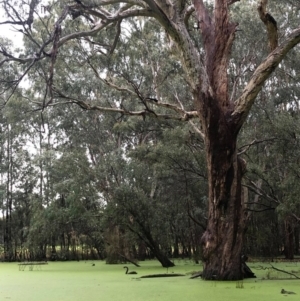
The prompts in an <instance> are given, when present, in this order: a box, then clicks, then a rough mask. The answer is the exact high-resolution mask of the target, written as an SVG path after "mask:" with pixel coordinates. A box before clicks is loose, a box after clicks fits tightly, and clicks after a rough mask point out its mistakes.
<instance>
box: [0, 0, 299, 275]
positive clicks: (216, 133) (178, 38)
mask: <svg viewBox="0 0 300 301" xmlns="http://www.w3.org/2000/svg"><path fill="white" fill-rule="evenodd" d="M14 2H16V1H10V0H4V1H2V2H1V3H2V5H3V7H4V9H5V11H6V14H7V20H6V21H5V22H3V23H6V24H14V25H15V26H21V28H22V29H20V30H22V32H23V33H24V35H25V36H26V38H27V40H28V41H31V43H32V45H33V46H34V47H33V48H32V49H35V50H34V51H32V49H31V51H26V52H25V53H23V54H22V56H17V55H14V54H12V53H9V52H8V51H7V49H5V48H3V47H2V48H1V53H2V54H3V55H4V56H6V58H5V59H3V60H2V62H1V63H0V64H1V65H3V64H10V63H12V62H16V63H19V64H22V65H23V66H24V68H23V70H22V72H23V73H22V75H16V78H15V80H14V81H13V82H11V83H12V84H18V83H19V81H20V80H21V79H23V78H24V74H30V71H31V70H34V68H36V69H35V70H37V69H38V68H41V70H43V72H41V75H42V77H43V78H44V79H45V83H46V84H45V91H44V93H43V95H44V99H43V101H42V102H41V103H40V108H41V109H44V108H45V107H46V106H49V105H54V104H56V103H57V102H58V100H59V99H64V100H65V101H68V102H73V103H77V104H78V105H80V106H81V107H82V108H84V109H87V110H100V111H110V112H116V113H121V114H127V115H136V116H142V117H143V118H145V117H146V116H152V117H155V118H176V119H179V120H183V121H190V119H192V118H195V117H196V118H199V120H200V123H201V129H199V130H198V133H199V134H200V135H201V136H202V137H203V139H204V141H205V145H206V162H207V169H208V194H209V208H208V224H207V228H206V231H205V233H204V235H203V237H202V246H203V260H204V271H203V277H204V278H205V279H219V280H233V279H241V278H243V273H242V267H241V252H242V244H243V237H244V229H245V218H244V211H243V210H244V201H243V198H242V185H241V181H242V176H243V172H244V171H245V168H246V166H245V162H244V161H243V160H242V159H241V158H240V157H239V156H238V153H237V137H238V134H239V131H240V129H241V127H242V126H243V123H244V122H245V120H246V118H247V116H248V114H249V112H250V109H251V107H252V105H253V103H254V101H255V98H256V96H257V95H258V93H259V92H260V91H261V89H262V87H263V85H264V83H265V82H266V80H267V79H268V78H269V77H270V75H271V74H272V72H273V71H274V70H275V69H276V67H277V66H278V65H279V64H280V62H281V61H282V60H283V59H284V57H285V56H286V55H287V53H288V52H289V51H290V50H291V49H292V48H293V47H295V46H296V45H297V44H298V43H300V24H298V25H297V28H296V29H293V28H290V29H289V33H288V34H287V35H286V36H283V37H282V38H281V39H280V41H279V38H278V36H279V35H278V30H277V23H276V21H275V19H274V18H273V17H272V15H271V14H270V13H268V12H267V4H268V1H267V0H261V1H256V2H257V7H258V15H259V17H260V19H261V20H262V21H263V23H264V24H265V26H266V31H267V40H268V48H269V54H268V55H267V56H266V57H265V58H264V59H262V61H261V62H260V63H259V64H257V65H255V64H253V65H252V66H251V68H249V70H250V71H251V72H252V73H251V74H249V80H248V82H246V83H241V84H242V85H243V86H244V87H243V88H242V89H236V86H235V85H233V86H232V87H230V85H229V76H228V70H229V64H230V62H231V60H232V58H231V51H232V48H233V45H234V41H235V36H236V35H237V32H238V31H239V30H240V28H239V25H238V23H236V22H233V21H232V20H231V14H230V11H231V8H232V7H234V6H236V5H241V4H238V3H237V2H239V1H238V0H215V1H203V0H90V1H88V0H76V1H75V0H74V1H66V0H64V1H52V2H49V3H48V4H44V5H43V6H42V5H40V2H41V1H38V0H31V1H29V0H28V1H25V0H22V1H18V2H16V3H17V4H19V3H20V6H18V5H14ZM252 2H254V1H252ZM293 2H294V1H288V3H289V4H288V3H287V4H286V5H293ZM41 15H45V16H41ZM38 18H40V21H39V23H38V22H36V23H35V22H34V20H37V19H38ZM240 18H242V16H240ZM71 19H73V20H71ZM129 19H130V20H131V22H133V23H135V24H141V26H142V25H143V24H144V23H145V22H146V21H147V20H149V19H153V20H156V21H157V22H158V24H159V25H160V27H161V39H160V41H159V42H160V43H161V46H160V47H161V48H162V49H165V48H167V47H169V49H170V56H171V55H172V57H173V58H174V61H176V62H177V61H178V62H180V64H181V66H182V68H183V70H184V76H185V78H184V80H183V85H186V84H187V85H188V87H189V93H188V94H187V95H186V96H185V97H182V98H179V97H178V94H174V99H176V101H177V102H176V103H171V102H166V101H165V99H164V98H162V97H160V93H159V85H160V83H162V82H163V81H164V80H165V78H166V76H165V77H163V78H162V79H161V82H160V83H157V82H155V79H158V78H159V77H156V75H157V74H158V73H159V70H156V69H155V70H154V72H153V77H152V81H150V82H148V84H151V85H152V89H148V90H147V89H144V90H143V89H142V87H143V86H145V85H146V84H147V82H145V80H144V78H143V74H134V75H130V74H128V73H126V72H122V69H121V67H122V66H121V65H120V66H119V68H120V69H119V70H118V72H113V71H115V70H111V69H109V68H107V66H108V65H107V64H109V60H112V59H113V58H114V55H115V54H116V53H117V54H118V55H122V52H123V51H125V49H122V48H119V47H118V40H120V39H125V40H126V34H128V32H130V25H129V24H130V22H126V20H129ZM143 20H144V21H143ZM36 24H39V27H38V31H39V33H40V35H42V38H40V39H36V37H37V32H36V29H35V26H36ZM123 24H124V25H123ZM249 26H253V27H257V26H259V25H258V23H257V22H253V24H252V25H249ZM238 34H239V35H241V33H238ZM167 39H169V41H170V42H169V43H168V45H167V42H166V41H167ZM244 43H245V47H248V48H250V47H251V45H250V44H248V43H247V41H244ZM258 45H259V46H261V49H263V48H264V45H263V43H261V44H258ZM60 48H64V49H69V50H70V56H69V57H68V58H65V62H71V61H72V60H74V59H78V60H80V59H81V64H79V63H78V71H77V73H76V74H69V77H66V78H65V79H64V81H65V85H62V84H61V82H58V81H56V78H55V71H56V69H57V68H58V67H59V66H58V65H57V63H58V62H62V61H61V59H60ZM78 49H79V50H80V51H81V54H82V57H81V58H79V57H76V58H75V57H74V56H72V53H73V54H75V53H77V51H78ZM138 49H140V45H139V43H138V42H137V45H136V51H137V50H138ZM261 49H258V51H261ZM103 57H105V59H103ZM123 59H124V60H123V62H124V68H125V67H128V65H129V64H128V62H129V61H130V59H132V58H130V57H129V56H127V55H126V56H124V57H123ZM97 60H98V61H101V62H104V60H105V61H106V63H107V64H106V67H105V68H104V67H103V66H104V65H102V66H101V65H100V64H98V65H96V61H97ZM44 61H47V62H48V66H47V65H46V66H45V62H44ZM140 63H142V64H144V66H145V67H146V64H147V62H146V61H144V62H140ZM103 64H104V63H103ZM83 66H84V68H89V70H90V77H91V78H96V79H98V80H99V83H101V85H103V84H104V85H107V86H108V87H111V88H112V89H116V90H118V91H119V92H120V98H119V99H117V98H116V99H115V101H111V102H110V103H109V107H108V108H105V107H101V106H99V105H97V102H96V100H97V98H100V97H101V91H99V89H97V88H98V87H97V86H95V87H94V89H93V91H91V93H90V97H88V98H86V99H84V98H81V97H82V95H80V91H79V92H78V94H77V95H74V94H72V89H67V90H65V89H62V88H63V86H64V87H67V86H68V85H72V83H74V77H76V76H77V77H78V78H80V76H81V75H80V68H81V67H82V68H83ZM42 68H43V69H42ZM118 77H119V80H118V79H117V78H118ZM80 79H81V80H83V79H82V78H80ZM90 81H91V79H88V82H87V86H88V83H89V82H90ZM66 84H67V85H66ZM76 88H77V87H74V89H76ZM12 92H13V91H12ZM121 96H122V97H121ZM133 98H135V100H138V102H139V104H138V106H137V107H135V108H134V107H133V105H131V106H130V107H129V106H128V107H127V108H126V109H125V108H124V106H122V101H123V100H124V99H127V100H128V99H133ZM189 98H191V99H193V102H194V110H192V111H191V110H188V109H185V108H187V107H186V103H187V102H188V100H187V99H189ZM112 104H114V105H115V107H112ZM155 107H157V108H159V107H161V108H164V109H165V110H166V112H163V113H162V111H161V110H158V111H156V110H155ZM129 108H130V109H129ZM135 109H137V110H135ZM168 110H173V111H174V112H175V113H176V114H175V115H174V113H173V114H170V111H168Z"/></svg>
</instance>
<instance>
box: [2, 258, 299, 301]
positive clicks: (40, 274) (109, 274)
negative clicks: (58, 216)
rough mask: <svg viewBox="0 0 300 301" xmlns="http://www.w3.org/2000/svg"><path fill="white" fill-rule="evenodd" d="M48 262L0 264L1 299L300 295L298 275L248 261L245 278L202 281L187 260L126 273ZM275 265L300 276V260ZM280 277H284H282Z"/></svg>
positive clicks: (247, 299) (246, 299) (211, 299)
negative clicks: (22, 265) (28, 266)
mask: <svg viewBox="0 0 300 301" xmlns="http://www.w3.org/2000/svg"><path fill="white" fill-rule="evenodd" d="M94 263H95V265H94V266H93V265H92V262H85V261H80V262H49V264H48V265H45V266H42V267H41V270H35V269H34V270H33V271H30V270H29V269H25V271H19V268H18V264H17V263H1V264H0V300H1V301H2V300H3V301H5V300H11V301H50V300H51V301H71V300H72V301H85V300H87V301H96V300H97V301H98V300H100V301H129V300H130V301H154V300H155V301H159V300H162V301H182V300H188V301H196V300H197V301H199V300H205V301H218V300H220V301H234V300H243V301H253V300H254V301H259V300H272V301H277V300H282V299H283V298H284V297H285V296H284V295H283V294H281V290H282V289H285V290H286V291H293V292H295V293H296V294H295V295H288V298H289V299H295V300H296V299H298V298H299V296H300V280H299V279H298V280H297V279H296V280H295V279H294V277H293V276H292V275H289V274H286V273H283V272H279V271H275V270H273V269H272V268H271V266H270V265H269V264H267V263H250V264H249V266H250V268H251V269H252V271H253V272H254V273H255V274H256V275H257V278H255V279H245V280H243V281H204V280H201V279H200V278H196V279H190V276H191V274H192V273H193V272H195V271H199V270H201V269H202V267H201V266H199V265H194V264H193V263H192V262H190V261H175V264H176V266H175V267H173V268H169V269H164V268H162V267H161V266H160V264H159V263H158V262H157V261H146V262H141V263H140V265H141V267H140V268H137V267H134V266H132V265H129V267H130V269H131V270H135V271H137V272H138V274H137V275H125V273H124V269H123V265H107V264H105V262H102V261H95V262H94ZM272 265H273V266H274V267H276V268H279V269H282V270H284V271H288V272H292V273H295V275H298V277H299V276H300V263H299V266H298V263H276V264H274V263H272ZM161 273H164V274H165V273H180V274H185V275H186V276H183V277H163V278H162V277H159V278H149V279H145V278H140V277H141V276H143V275H149V274H161ZM282 279H284V280H282Z"/></svg>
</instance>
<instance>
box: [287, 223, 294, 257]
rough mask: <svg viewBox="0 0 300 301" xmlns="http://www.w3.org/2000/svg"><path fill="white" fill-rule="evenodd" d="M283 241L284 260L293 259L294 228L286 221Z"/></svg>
mask: <svg viewBox="0 0 300 301" xmlns="http://www.w3.org/2000/svg"><path fill="white" fill-rule="evenodd" d="M284 239H285V242H284V256H285V258H286V259H294V251H295V249H294V248H295V245H294V228H293V225H291V223H290V222H289V221H288V220H286V221H285V222H284Z"/></svg>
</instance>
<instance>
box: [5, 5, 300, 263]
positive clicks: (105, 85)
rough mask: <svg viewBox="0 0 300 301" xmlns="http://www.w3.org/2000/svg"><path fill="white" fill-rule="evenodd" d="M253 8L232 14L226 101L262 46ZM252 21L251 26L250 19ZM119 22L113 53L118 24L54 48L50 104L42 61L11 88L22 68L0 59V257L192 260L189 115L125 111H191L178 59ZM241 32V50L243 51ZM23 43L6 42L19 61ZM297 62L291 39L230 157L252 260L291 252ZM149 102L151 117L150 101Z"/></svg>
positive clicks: (193, 164) (195, 195)
mask: <svg viewBox="0 0 300 301" xmlns="http://www.w3.org/2000/svg"><path fill="white" fill-rule="evenodd" d="M60 2H62V3H63V2H64V1H60ZM282 2H288V3H289V5H286V3H285V4H282ZM60 9H61V7H60V6H59V4H56V5H54V4H53V6H52V8H51V16H52V17H51V16H50V15H49V13H48V12H47V11H46V10H44V11H43V13H41V18H40V20H37V21H35V22H36V23H35V30H34V31H33V35H35V38H36V40H41V41H43V40H44V39H45V37H46V35H47V34H48V33H47V32H46V31H45V30H44V23H43V22H49V23H51V22H52V23H53V22H54V21H53V20H54V17H55V15H57V14H58V13H59V12H60ZM272 9H273V11H274V12H279V14H278V15H276V16H275V17H276V20H277V22H278V25H279V32H281V33H286V32H288V31H289V30H290V28H293V27H295V26H296V25H297V21H298V20H299V15H300V5H299V2H298V1H272V2H271V3H270V10H271V11H272ZM255 10H256V6H252V4H251V1H241V4H239V5H237V6H234V8H233V9H232V14H233V18H235V17H236V18H237V19H239V21H240V25H239V28H240V31H239V32H238V33H237V35H236V42H235V46H234V48H233V53H232V56H233V57H234V60H233V61H232V64H230V70H228V72H229V74H230V85H231V90H232V97H234V94H237V93H238V92H239V91H240V90H241V89H242V87H243V85H244V83H245V82H246V81H247V80H248V78H249V72H251V70H253V69H254V67H255V66H256V65H257V64H258V63H259V62H260V61H261V59H262V57H264V56H265V55H266V52H261V53H259V52H258V51H257V49H261V46H260V47H256V45H258V44H259V45H261V44H264V39H265V29H264V25H263V23H262V22H261V21H260V20H258V19H259V16H258V15H257V12H256V11H255ZM253 11H255V12H254V13H253ZM240 16H243V18H242V19H241V18H240ZM255 17H256V18H257V19H255V20H254V19H253V18H255ZM241 20H242V21H241ZM77 21H78V19H77V17H74V16H73V18H69V19H68V20H67V22H66V24H65V28H64V31H65V32H67V31H68V26H69V27H70V28H74V27H75V28H76V26H78V30H80V28H79V27H80V26H83V23H82V22H80V23H79V22H77ZM253 22H255V23H257V24H258V26H257V27H252V26H249V24H251V23H253ZM86 23H87V24H86V26H88V21H87V22H86ZM123 26H125V28H126V30H125V31H122V34H121V35H120V37H119V40H118V49H122V51H119V50H118V49H116V50H115V51H114V52H113V53H111V54H110V53H108V49H109V47H108V45H112V44H114V43H115V41H114V40H113V38H114V36H115V31H117V30H118V27H117V26H112V27H109V28H108V29H107V30H106V33H105V34H104V35H101V37H99V40H98V41H96V42H95V40H97V37H94V40H93V41H91V40H89V38H85V39H82V40H81V44H80V43H79V44H78V45H81V46H80V47H79V46H78V47H77V46H76V47H72V48H71V47H65V46H63V47H62V48H61V49H60V52H59V56H58V57H57V62H56V66H55V87H57V91H63V93H64V94H61V92H57V93H58V95H57V97H59V98H60V102H56V103H50V104H47V108H44V107H45V106H42V107H41V106H40V105H39V104H41V103H43V102H44V101H45V93H46V91H45V87H44V83H43V80H44V79H45V78H46V73H47V72H48V71H49V65H48V64H47V63H46V62H44V61H40V62H38V63H37V65H36V66H34V67H33V68H31V70H30V72H28V74H27V76H26V78H25V83H24V84H23V85H14V86H13V88H12V86H11V83H12V82H13V83H14V82H15V83H16V84H19V82H18V81H16V78H15V74H17V73H18V72H20V70H22V68H26V66H24V65H19V66H18V65H13V64H11V65H2V66H1V71H2V72H1V75H0V77H1V96H0V101H1V114H0V156H1V161H0V164H1V165H0V166H1V168H0V213H1V216H0V258H1V260H3V261H20V260H44V259H46V258H48V259H52V260H81V259H97V258H99V259H105V260H106V261H107V262H108V263H118V262H122V261H131V262H137V261H141V260H144V259H146V258H154V257H156V258H157V259H158V260H159V261H160V262H161V264H162V265H163V266H171V265H172V264H173V263H172V261H171V260H170V259H171V258H177V257H185V258H187V257H189V258H191V259H193V260H195V261H196V262H198V261H200V260H201V249H200V239H201V236H202V234H203V231H204V230H205V228H206V221H207V216H206V215H207V174H206V173H207V172H206V161H205V155H204V144H203V140H202V137H201V135H200V134H199V128H200V125H199V123H198V119H190V120H186V121H184V120H180V118H175V117H174V118H172V116H170V115H168V114H167V113H166V110H167V109H170V108H164V107H160V108H159V109H158V110H157V109H156V110H155V113H154V112H153V114H149V115H147V116H146V115H143V114H140V115H139V116H130V114H129V112H131V111H132V110H133V108H134V109H135V110H136V109H137V108H139V106H140V107H141V108H142V107H143V106H144V105H145V104H144V103H143V99H144V98H143V97H142V95H146V96H147V97H148V98H151V97H152V96H151V95H155V97H153V102H154V101H155V99H159V100H160V99H163V100H164V101H165V102H168V103H170V104H172V103H174V104H176V105H181V103H180V100H182V99H184V100H185V102H184V106H185V109H189V110H190V111H192V110H193V102H192V101H189V99H191V95H190V94H189V93H190V92H189V90H188V88H187V84H186V81H185V78H184V76H183V71H182V66H181V64H180V62H179V61H178V60H177V59H176V57H175V56H174V53H173V51H174V48H173V46H172V42H171V41H170V40H168V37H167V36H166V35H165V34H164V32H162V30H161V29H160V27H159V26H158V25H157V22H156V21H155V20H152V19H145V18H144V19H141V20H139V19H138V18H137V19H136V20H135V22H131V21H130V20H127V21H126V24H125V25H123ZM191 30H193V29H191ZM245 40H247V41H248V42H249V41H252V43H251V45H252V47H250V48H249V47H245V44H244V41H245ZM0 41H1V49H2V50H1V53H2V56H1V61H2V60H3V59H4V56H3V53H4V52H5V51H6V49H13V47H14V45H13V42H12V41H10V40H9V39H6V38H4V37H3V38H0ZM162 41H163V42H164V43H163V45H164V47H161V45H162ZM197 42H198V43H201V41H200V40H199V41H197V35H195V43H197ZM70 43H72V42H70ZM24 45H25V53H24V50H22V49H18V48H16V49H15V50H14V51H15V53H16V54H17V55H19V57H24V56H25V55H28V54H32V53H34V51H35V43H34V42H33V41H32V40H31V39H27V38H26V36H25V37H24ZM136 45H138V46H139V47H137V46H136ZM265 47H267V45H266V46H265ZM0 55H1V54H0ZM43 64H44V65H43ZM299 70H300V52H299V46H297V47H295V48H294V50H292V51H291V52H290V53H289V54H288V56H287V58H286V59H285V60H284V61H283V62H282V63H281V64H280V66H279V68H278V69H277V70H276V71H275V72H274V74H273V76H272V77H271V78H270V79H269V80H268V82H267V84H266V85H265V88H264V89H263V91H262V92H261V93H260V94H259V96H258V98H257V100H256V103H255V105H254V107H253V109H252V111H251V114H250V115H249V118H248V120H247V122H246V124H245V126H244V127H243V128H242V130H241V134H240V137H239V153H240V155H241V156H242V157H243V158H244V159H245V161H246V162H247V172H246V173H245V175H244V178H243V189H244V196H245V198H246V208H245V215H246V218H247V221H248V226H247V232H246V240H245V243H244V253H245V254H248V255H250V256H253V257H260V256H264V257H272V258H273V257H277V256H281V255H284V256H285V258H289V259H292V258H294V256H295V255H298V254H299V252H300V243H299V239H300V228H299V226H300V200H299V197H298V196H299V193H300V185H299V181H300V161H299V158H300V147H299V146H300V108H299V99H300V84H299V82H300V74H299ZM22 71H23V72H24V69H23V70H22ZM128 87H129V88H128ZM132 91H134V92H135V93H134V94H133V93H132ZM12 92H13V93H12ZM59 93H60V94H59ZM64 95H73V98H74V101H73V102H70V101H68V100H67V99H66V100H65V99H64ZM79 96H80V97H81V98H85V99H88V100H89V102H90V104H91V105H95V106H98V107H101V108H104V107H105V108H113V107H115V105H116V104H117V106H118V107H119V108H121V109H122V110H123V112H122V113H118V112H104V110H102V111H101V110H85V107H84V106H83V105H82V103H80V101H77V104H76V99H79V98H80V97H79ZM7 99H9V100H8V101H7ZM74 103H75V104H74ZM147 106H148V109H149V110H148V111H149V112H151V110H152V105H151V103H150V104H147ZM124 110H125V112H128V114H124Z"/></svg>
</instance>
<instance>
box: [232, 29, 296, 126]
mask: <svg viewBox="0 0 300 301" xmlns="http://www.w3.org/2000/svg"><path fill="white" fill-rule="evenodd" d="M298 43H300V27H299V28H297V29H295V30H294V31H293V32H292V33H291V34H290V35H289V36H288V38H287V39H286V41H285V42H283V43H282V44H281V45H279V46H278V47H277V48H276V49H275V50H274V51H272V52H271V53H270V54H269V55H268V57H267V58H266V59H265V60H264V61H263V62H262V63H261V64H260V65H259V66H258V67H257V68H256V70H255V71H254V73H253V75H252V77H251V78H250V80H249V82H248V84H247V85H246V87H245V88H244V90H243V92H242V94H241V96H240V97H239V98H238V99H237V100H236V102H235V109H234V111H233V113H232V114H231V117H232V118H233V119H234V121H235V122H236V125H237V131H238V130H239V129H240V127H241V126H242V125H243V123H244V121H245V119H246V118H247V116H248V113H249V111H250V109H251V107H252V105H253V103H254V100H255V98H256V96H257V95H258V93H259V92H260V91H261V89H262V86H263V84H264V82H265V81H266V80H267V79H268V78H269V77H270V75H271V74H272V73H273V71H274V70H275V69H276V67H277V66H278V65H279V63H280V62H281V61H282V60H283V59H284V57H285V56H286V55H287V53H288V52H289V51H290V50H291V49H292V48H293V47H295V46H296V45H297V44H298Z"/></svg>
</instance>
